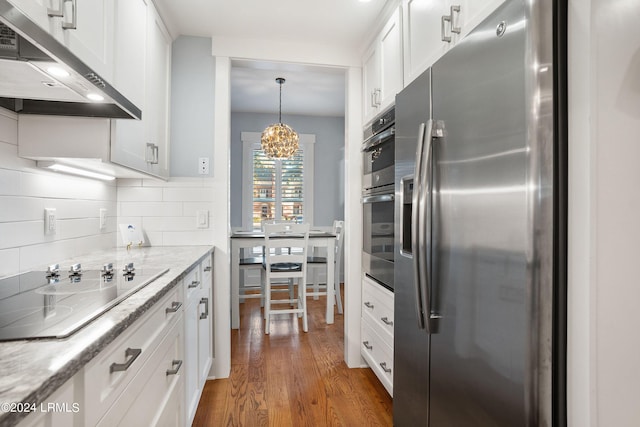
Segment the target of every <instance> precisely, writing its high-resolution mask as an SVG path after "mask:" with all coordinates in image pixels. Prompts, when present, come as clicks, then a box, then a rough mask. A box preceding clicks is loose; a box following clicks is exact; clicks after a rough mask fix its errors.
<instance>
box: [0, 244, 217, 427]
mask: <svg viewBox="0 0 640 427" xmlns="http://www.w3.org/2000/svg"><path fill="white" fill-rule="evenodd" d="M212 252H213V247H212V246H168V247H143V248H132V249H131V250H130V251H129V252H127V251H126V250H125V249H124V248H118V249H113V250H111V251H100V252H95V253H91V254H87V255H83V256H79V257H77V258H74V259H73V260H71V261H63V262H60V269H61V270H62V271H65V270H66V269H68V268H69V266H70V265H71V264H73V263H77V262H80V263H81V264H82V268H83V270H88V269H101V268H102V266H103V264H104V263H105V262H114V264H115V266H116V268H118V269H120V270H121V269H122V268H123V266H124V264H126V263H129V262H134V263H135V266H136V268H145V267H146V268H169V271H168V272H167V273H165V274H163V275H162V276H160V277H159V278H157V279H156V280H154V281H153V282H151V283H149V284H148V285H146V286H145V287H143V288H142V289H141V290H139V291H137V292H135V293H134V294H132V295H131V296H129V297H127V298H126V299H125V300H123V301H122V302H120V303H119V304H117V305H116V306H114V307H112V308H111V309H109V310H108V311H107V312H106V313H104V314H103V315H101V316H100V317H98V318H97V319H95V320H94V321H92V322H91V323H90V324H89V325H87V326H85V327H83V328H82V329H80V330H79V331H77V332H75V333H74V334H72V335H71V336H70V337H67V338H63V339H45V340H32V341H28V340H23V341H12V342H2V343H0V405H1V404H5V403H18V402H22V403H29V404H36V405H37V406H38V407H39V405H40V403H42V402H46V398H47V397H49V396H50V395H51V394H52V393H53V392H54V391H55V390H56V389H58V388H59V387H60V386H62V385H63V384H64V383H65V382H66V381H67V380H69V379H70V378H71V377H73V375H74V374H75V373H76V372H78V371H79V370H80V369H82V368H83V367H84V365H85V364H86V363H87V362H89V361H90V360H91V359H93V358H94V357H95V356H96V355H97V354H98V353H99V352H100V351H101V350H102V349H104V348H105V347H106V346H107V345H108V344H109V343H111V342H112V341H113V340H114V339H116V338H117V337H118V336H119V335H120V334H121V333H122V332H123V331H124V330H125V329H127V328H128V327H129V326H131V324H132V323H133V322H134V321H135V320H136V319H138V318H139V317H140V316H142V315H143V314H144V313H145V312H146V311H147V310H148V309H149V308H151V307H152V306H153V304H155V303H156V302H157V301H159V300H160V299H161V298H162V297H163V296H164V295H166V294H167V293H168V292H169V291H170V290H171V289H173V288H174V287H175V286H176V285H177V284H178V283H179V281H180V279H182V278H183V277H184V276H185V274H186V273H187V272H189V271H190V270H191V269H192V268H193V267H194V266H196V265H197V264H198V263H200V262H201V261H202V260H204V259H205V258H206V257H207V256H209V255H210V254H211V253H212ZM44 270H46V267H45V268H44ZM0 409H1V408H0ZM26 415H28V414H25V413H18V412H5V411H2V410H0V427H1V426H13V425H15V424H17V423H18V422H19V421H20V420H21V419H22V418H24V417H25V416H26Z"/></svg>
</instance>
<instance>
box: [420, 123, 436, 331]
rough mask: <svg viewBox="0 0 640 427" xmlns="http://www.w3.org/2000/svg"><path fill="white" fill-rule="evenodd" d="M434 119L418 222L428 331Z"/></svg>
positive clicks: (430, 126) (422, 174)
mask: <svg viewBox="0 0 640 427" xmlns="http://www.w3.org/2000/svg"><path fill="white" fill-rule="evenodd" d="M433 130H434V124H433V120H429V121H428V122H427V129H426V132H425V135H424V139H423V141H424V142H423V146H424V148H423V150H422V159H421V161H420V163H421V171H420V198H421V199H420V202H419V212H418V216H419V218H420V222H419V224H418V234H419V241H418V246H419V248H420V249H419V250H420V258H421V261H420V271H419V274H420V282H419V283H420V295H421V297H422V301H421V304H422V310H423V311H422V312H423V317H424V323H425V328H426V330H427V333H429V334H433V333H435V329H434V327H433V324H432V323H431V245H432V242H431V223H432V206H433V200H432V193H433V183H432V181H433V179H432V178H433V176H432V172H433V167H432V162H433V149H432V145H433V144H432V142H433Z"/></svg>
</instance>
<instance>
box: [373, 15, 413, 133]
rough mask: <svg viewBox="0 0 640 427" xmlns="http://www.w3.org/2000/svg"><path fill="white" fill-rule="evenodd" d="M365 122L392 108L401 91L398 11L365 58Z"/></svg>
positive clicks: (400, 36)
mask: <svg viewBox="0 0 640 427" xmlns="http://www.w3.org/2000/svg"><path fill="white" fill-rule="evenodd" d="M363 70H364V76H363V84H364V121H365V122H366V121H369V120H370V119H371V118H373V116H375V115H376V114H377V113H379V112H381V111H383V110H384V109H385V108H386V107H388V106H390V105H391V104H393V102H394V101H395V96H396V94H397V93H398V92H399V91H400V90H401V89H402V82H403V76H402V30H401V19H400V9H396V11H395V12H394V13H393V15H392V16H391V18H389V20H388V21H387V23H386V25H385V26H384V27H383V29H382V31H381V32H380V33H379V34H378V36H377V37H376V38H375V40H374V41H373V43H372V44H371V46H370V47H369V49H367V51H366V53H365V55H364V57H363Z"/></svg>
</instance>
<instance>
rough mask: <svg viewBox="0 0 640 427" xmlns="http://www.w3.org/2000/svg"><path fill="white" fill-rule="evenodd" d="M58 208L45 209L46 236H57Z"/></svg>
mask: <svg viewBox="0 0 640 427" xmlns="http://www.w3.org/2000/svg"><path fill="white" fill-rule="evenodd" d="M56 229H57V226H56V208H44V234H45V235H51V234H56Z"/></svg>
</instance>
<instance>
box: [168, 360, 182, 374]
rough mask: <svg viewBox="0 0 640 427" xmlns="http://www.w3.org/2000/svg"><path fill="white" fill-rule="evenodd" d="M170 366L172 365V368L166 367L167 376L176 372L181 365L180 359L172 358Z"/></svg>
mask: <svg viewBox="0 0 640 427" xmlns="http://www.w3.org/2000/svg"><path fill="white" fill-rule="evenodd" d="M171 366H172V367H173V369H167V376H169V375H175V374H177V373H178V371H179V370H180V367H181V366H182V360H173V361H172V362H171Z"/></svg>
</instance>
